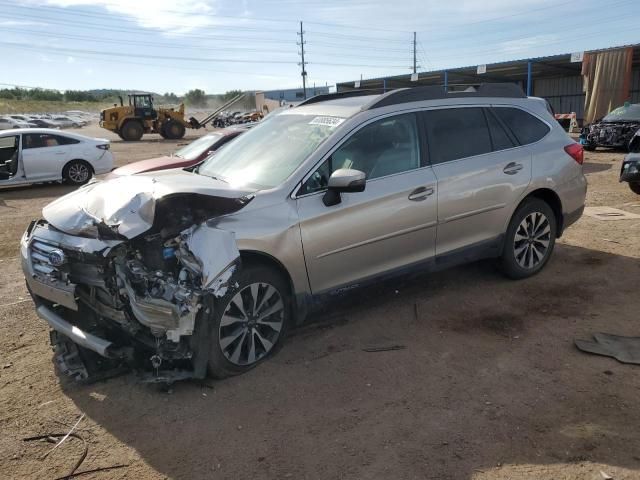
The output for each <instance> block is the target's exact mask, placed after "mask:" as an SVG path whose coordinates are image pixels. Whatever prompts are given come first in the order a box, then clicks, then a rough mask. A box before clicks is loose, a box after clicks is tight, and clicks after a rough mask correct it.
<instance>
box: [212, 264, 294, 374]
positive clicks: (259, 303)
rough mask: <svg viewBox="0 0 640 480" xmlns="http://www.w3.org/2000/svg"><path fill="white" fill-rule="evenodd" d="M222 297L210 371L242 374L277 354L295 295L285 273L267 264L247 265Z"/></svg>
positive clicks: (215, 328) (218, 305)
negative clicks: (235, 282)
mask: <svg viewBox="0 0 640 480" xmlns="http://www.w3.org/2000/svg"><path fill="white" fill-rule="evenodd" d="M241 268H242V271H241V272H240V273H239V274H238V277H237V284H238V286H237V288H233V289H232V290H231V291H230V292H229V293H227V295H225V296H224V297H223V298H222V299H220V301H218V302H216V304H217V308H216V311H215V314H214V321H213V322H212V323H213V325H212V327H211V328H212V329H213V330H212V334H211V336H210V338H211V341H212V344H211V346H210V350H209V374H210V375H211V376H213V377H215V378H225V377H229V376H233V375H239V374H241V373H244V372H246V371H248V370H251V369H252V368H253V367H255V366H256V365H258V364H259V363H261V362H262V361H264V360H265V359H267V358H268V357H269V356H271V355H273V354H274V353H275V352H276V351H277V350H278V349H279V347H280V345H281V343H282V339H283V337H284V335H285V333H286V330H287V326H288V324H289V322H290V318H291V307H290V305H291V300H290V299H291V296H290V293H289V287H288V285H287V282H286V280H285V279H284V278H282V275H280V274H279V273H278V272H276V271H275V270H273V269H271V268H269V267H266V266H263V265H259V264H258V265H251V264H249V265H244V266H243V267H241Z"/></svg>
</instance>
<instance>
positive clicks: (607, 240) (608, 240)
mask: <svg viewBox="0 0 640 480" xmlns="http://www.w3.org/2000/svg"><path fill="white" fill-rule="evenodd" d="M602 240H604V241H605V242H609V243H617V244H618V245H622V244H621V243H620V242H618V241H617V240H611V239H610V238H603V239H602Z"/></svg>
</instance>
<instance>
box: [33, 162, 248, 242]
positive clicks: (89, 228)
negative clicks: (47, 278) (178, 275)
mask: <svg viewBox="0 0 640 480" xmlns="http://www.w3.org/2000/svg"><path fill="white" fill-rule="evenodd" d="M252 192H253V191H252V190H239V189H235V188H230V187H229V185H228V184H227V183H225V182H224V181H222V180H218V179H215V178H212V177H206V176H203V175H198V174H194V173H191V172H186V171H183V170H167V171H162V172H151V173H148V174H140V175H129V176H121V177H116V178H113V179H109V180H104V181H97V182H93V183H90V184H88V185H85V186H84V187H82V188H79V189H78V190H76V191H74V192H71V193H69V194H67V195H65V196H63V197H60V198H59V199H57V200H55V201H53V202H52V203H50V204H49V205H47V206H46V207H44V209H43V210H42V214H43V216H44V218H45V219H46V220H47V221H48V222H49V223H50V224H51V225H53V226H54V227H55V228H57V229H58V230H61V231H63V232H65V233H68V234H71V235H80V236H91V237H97V236H98V225H104V226H106V227H108V228H109V229H110V230H111V231H113V232H114V233H117V234H119V235H121V236H124V237H126V238H128V239H131V238H134V237H136V236H138V235H140V234H142V233H144V232H146V231H147V230H149V229H150V228H151V226H152V225H153V221H154V215H155V206H156V202H157V201H158V200H159V199H161V198H163V197H166V196H168V195H172V194H178V193H194V194H201V195H207V196H211V197H223V198H241V197H244V196H247V195H249V194H251V193H252Z"/></svg>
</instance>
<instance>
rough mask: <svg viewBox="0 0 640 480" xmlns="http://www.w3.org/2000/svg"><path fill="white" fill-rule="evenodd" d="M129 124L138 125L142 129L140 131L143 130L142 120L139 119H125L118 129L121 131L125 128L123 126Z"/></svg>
mask: <svg viewBox="0 0 640 480" xmlns="http://www.w3.org/2000/svg"><path fill="white" fill-rule="evenodd" d="M129 122H135V123H138V124H140V126H141V127H142V129H143V130H144V125H143V124H142V120H140V119H139V118H125V119H124V120H123V121H122V124H121V125H120V129H123V128H124V127H125V125H126V124H127V123H129Z"/></svg>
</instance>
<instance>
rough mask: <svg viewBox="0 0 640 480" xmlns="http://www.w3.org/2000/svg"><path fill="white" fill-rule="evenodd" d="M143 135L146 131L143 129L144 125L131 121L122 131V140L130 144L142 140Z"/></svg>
mask: <svg viewBox="0 0 640 480" xmlns="http://www.w3.org/2000/svg"><path fill="white" fill-rule="evenodd" d="M143 133H144V129H143V128H142V124H141V123H140V122H138V121H136V120H129V121H128V122H126V123H125V124H124V125H123V126H122V129H121V130H120V134H121V136H122V138H123V139H124V140H126V141H128V142H135V141H138V140H140V139H141V138H142V134H143Z"/></svg>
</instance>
